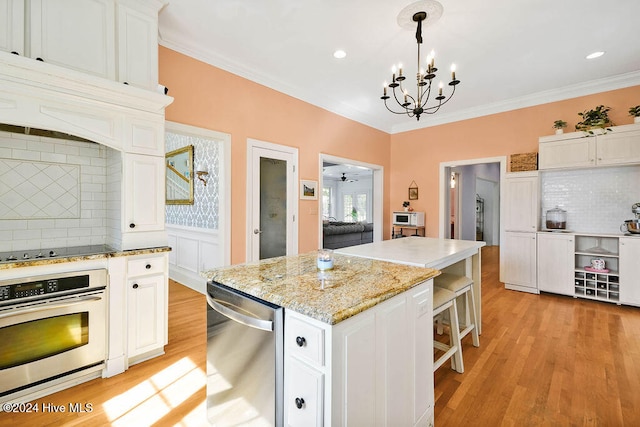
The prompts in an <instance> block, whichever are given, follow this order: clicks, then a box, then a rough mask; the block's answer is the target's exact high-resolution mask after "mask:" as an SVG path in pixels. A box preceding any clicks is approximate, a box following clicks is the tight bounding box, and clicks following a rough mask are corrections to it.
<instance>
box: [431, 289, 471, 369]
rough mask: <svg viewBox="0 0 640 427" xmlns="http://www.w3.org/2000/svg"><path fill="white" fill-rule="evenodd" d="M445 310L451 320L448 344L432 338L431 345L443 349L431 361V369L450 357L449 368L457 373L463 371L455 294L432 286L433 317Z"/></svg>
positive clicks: (436, 367)
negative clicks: (442, 352) (441, 352)
mask: <svg viewBox="0 0 640 427" xmlns="http://www.w3.org/2000/svg"><path fill="white" fill-rule="evenodd" d="M445 310H447V311H448V312H449V317H450V319H452V320H451V327H450V328H449V331H450V332H449V344H448V345H447V344H445V343H442V342H440V341H436V340H435V339H434V340H433V347H434V348H435V349H437V350H442V351H444V354H442V355H441V356H439V357H438V358H437V359H435V360H434V362H433V370H434V371H435V370H436V369H438V368H439V367H440V366H442V364H443V363H444V362H446V361H447V360H448V359H451V368H452V369H455V370H456V371H457V372H459V373H463V372H464V365H463V362H462V344H461V343H460V327H459V325H458V308H457V304H456V294H455V293H454V292H451V291H449V290H447V289H444V288H438V287H435V286H434V287H433V317H434V318H436V317H440V316H442V315H443V314H444V313H443V312H444V311H445Z"/></svg>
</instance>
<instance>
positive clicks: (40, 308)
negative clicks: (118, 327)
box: [0, 296, 102, 319]
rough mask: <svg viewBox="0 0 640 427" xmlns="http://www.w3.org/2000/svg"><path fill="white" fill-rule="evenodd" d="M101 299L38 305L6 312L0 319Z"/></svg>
mask: <svg viewBox="0 0 640 427" xmlns="http://www.w3.org/2000/svg"><path fill="white" fill-rule="evenodd" d="M101 299H102V297H101V296H86V297H80V298H77V299H75V300H74V301H69V302H63V303H60V304H55V303H49V304H45V305H40V306H37V307H30V308H27V309H24V310H18V311H12V312H8V313H2V314H0V319H4V318H6V317H12V316H19V315H21V314H28V313H34V312H36V311H43V310H55V309H57V308H64V307H70V306H74V305H78V304H84V303H87V302H91V301H100V300H101Z"/></svg>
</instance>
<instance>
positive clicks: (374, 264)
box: [201, 252, 440, 325]
mask: <svg viewBox="0 0 640 427" xmlns="http://www.w3.org/2000/svg"><path fill="white" fill-rule="evenodd" d="M334 258H335V261H334V267H333V269H332V270H328V271H324V272H321V271H319V270H318V269H317V264H316V259H317V253H316V252H310V253H306V254H300V255H293V256H285V257H277V258H270V259H266V260H261V261H258V262H253V263H246V264H240V265H232V266H228V267H221V268H216V269H212V270H208V271H204V272H202V273H201V274H202V276H203V277H205V278H206V279H207V280H213V281H215V282H218V283H221V284H223V285H226V286H228V287H230V288H232V289H236V290H239V291H241V292H244V293H246V294H249V295H251V296H254V297H257V298H260V299H262V300H264V301H268V302H270V303H273V304H276V305H278V306H281V307H284V308H285V309H289V310H293V311H296V312H298V313H301V314H304V315H306V316H309V317H312V318H314V319H317V320H320V321H322V322H324V323H328V324H330V325H333V324H336V323H338V322H341V321H343V320H345V319H347V318H349V317H351V316H354V315H356V314H358V313H360V312H362V311H365V310H367V309H369V308H371V307H373V306H375V305H376V304H379V303H380V302H382V301H384V300H387V299H389V298H391V297H393V296H395V295H397V294H399V293H401V292H404V291H406V290H408V289H410V288H412V287H413V286H415V285H418V284H419V283H421V282H423V281H425V280H427V279H431V278H433V277H435V276H437V275H439V274H440V272H439V271H438V270H434V269H430V268H423V267H413V266H407V265H401V264H396V263H390V262H386V261H380V260H372V259H365V258H359V257H352V256H346V255H339V254H335V256H334Z"/></svg>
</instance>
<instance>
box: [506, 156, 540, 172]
mask: <svg viewBox="0 0 640 427" xmlns="http://www.w3.org/2000/svg"><path fill="white" fill-rule="evenodd" d="M509 158H510V161H511V168H510V170H511V172H524V171H534V170H537V169H538V153H523V154H512V155H511V156H509Z"/></svg>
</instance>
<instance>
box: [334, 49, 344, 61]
mask: <svg viewBox="0 0 640 427" xmlns="http://www.w3.org/2000/svg"><path fill="white" fill-rule="evenodd" d="M345 56H347V52H345V51H344V50H342V49H338V50H336V51H335V52H333V57H334V58H336V59H342V58H344V57H345Z"/></svg>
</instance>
